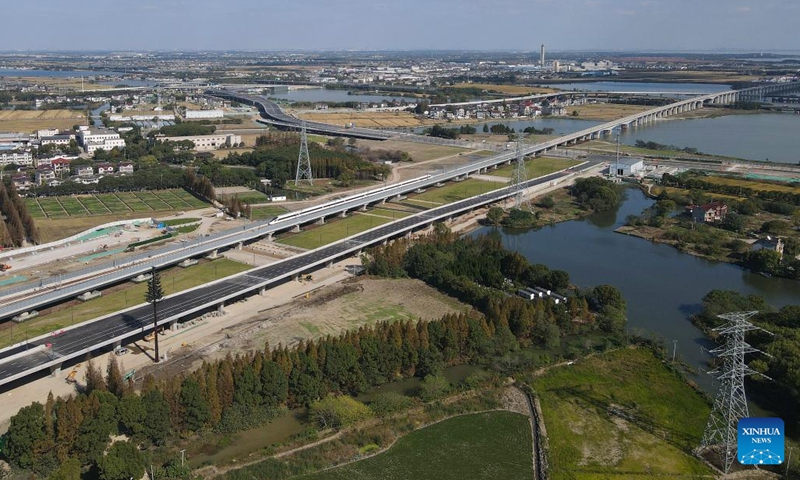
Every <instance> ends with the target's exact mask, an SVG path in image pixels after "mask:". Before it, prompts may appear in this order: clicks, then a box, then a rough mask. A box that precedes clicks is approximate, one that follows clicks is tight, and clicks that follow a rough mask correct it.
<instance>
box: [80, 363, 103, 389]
mask: <svg viewBox="0 0 800 480" xmlns="http://www.w3.org/2000/svg"><path fill="white" fill-rule="evenodd" d="M85 378H86V393H87V394H91V393H92V392H94V391H95V390H97V391H101V392H102V391H105V390H106V389H107V388H106V381H105V380H103V374H102V373H101V372H100V369H99V368H97V367H96V366H95V365H94V362H93V361H92V360H91V359H90V360H89V361H88V362H87V364H86V374H85Z"/></svg>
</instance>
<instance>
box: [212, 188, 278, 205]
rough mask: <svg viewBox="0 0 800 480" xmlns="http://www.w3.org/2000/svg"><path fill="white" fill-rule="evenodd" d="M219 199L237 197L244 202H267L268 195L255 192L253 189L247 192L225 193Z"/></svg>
mask: <svg viewBox="0 0 800 480" xmlns="http://www.w3.org/2000/svg"><path fill="white" fill-rule="evenodd" d="M220 197H221V200H220V201H223V200H227V199H229V198H234V197H236V198H238V199H239V200H241V201H242V202H244V203H251V204H252V203H267V202H269V197H268V196H267V195H266V194H264V193H261V192H257V191H255V190H252V191H249V192H242V193H231V194H227V195H221V196H220Z"/></svg>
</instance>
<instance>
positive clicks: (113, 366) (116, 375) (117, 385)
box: [106, 355, 125, 398]
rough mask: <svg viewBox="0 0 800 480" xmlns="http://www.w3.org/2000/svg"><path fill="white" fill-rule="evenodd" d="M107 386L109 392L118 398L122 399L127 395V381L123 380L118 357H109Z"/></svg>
mask: <svg viewBox="0 0 800 480" xmlns="http://www.w3.org/2000/svg"><path fill="white" fill-rule="evenodd" d="M106 385H107V386H108V391H109V392H111V393H113V394H114V395H116V396H117V398H122V396H123V395H124V394H125V381H124V380H123V379H122V372H120V369H119V364H118V363H117V357H116V355H109V357H108V369H107V370H106Z"/></svg>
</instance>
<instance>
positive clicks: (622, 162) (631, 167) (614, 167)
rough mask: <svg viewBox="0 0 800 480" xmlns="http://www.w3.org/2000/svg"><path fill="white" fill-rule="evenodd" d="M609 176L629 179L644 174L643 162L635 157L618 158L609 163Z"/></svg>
mask: <svg viewBox="0 0 800 480" xmlns="http://www.w3.org/2000/svg"><path fill="white" fill-rule="evenodd" d="M608 168H609V172H608V173H609V174H610V175H615V176H618V177H630V176H631V175H639V174H641V173H643V172H644V160H642V159H641V158H636V157H620V158H616V159H614V160H613V161H612V162H611V165H610V166H609V167H608Z"/></svg>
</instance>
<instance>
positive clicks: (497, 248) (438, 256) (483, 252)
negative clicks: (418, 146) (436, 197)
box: [362, 225, 626, 338]
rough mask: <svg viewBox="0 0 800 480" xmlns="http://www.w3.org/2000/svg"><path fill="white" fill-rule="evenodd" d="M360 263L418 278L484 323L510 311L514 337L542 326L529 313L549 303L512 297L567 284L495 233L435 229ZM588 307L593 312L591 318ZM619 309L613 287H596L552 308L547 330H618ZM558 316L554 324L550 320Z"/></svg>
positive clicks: (383, 248)
mask: <svg viewBox="0 0 800 480" xmlns="http://www.w3.org/2000/svg"><path fill="white" fill-rule="evenodd" d="M362 261H363V264H364V267H365V269H366V272H367V273H369V274H372V275H380V276H388V277H402V276H409V277H413V278H418V279H420V280H423V281H424V282H425V283H427V284H429V285H431V286H433V287H435V288H437V289H439V290H440V291H442V292H445V293H447V294H449V295H452V296H454V297H456V298H458V299H459V300H461V301H463V302H465V303H469V304H471V305H473V306H474V307H476V308H477V309H478V310H480V311H482V312H483V313H485V314H486V315H487V318H489V320H490V321H491V320H492V319H495V318H497V317H498V316H503V315H504V313H503V312H506V313H505V315H508V312H509V309H510V310H512V311H513V312H514V313H513V314H511V315H510V316H508V317H507V321H508V322H509V325H511V331H512V333H513V334H514V335H515V336H516V337H517V338H529V335H530V334H531V328H532V327H536V326H537V325H538V326H539V328H543V327H542V325H543V323H542V322H543V321H544V320H545V319H543V318H542V317H541V316H539V317H537V314H535V310H536V309H537V308H541V305H545V304H549V301H544V302H535V303H530V302H527V301H525V300H523V299H521V298H518V297H516V296H513V294H514V293H515V292H516V291H517V288H518V287H532V286H539V287H543V288H548V289H550V290H553V291H560V292H562V293H566V290H567V289H568V288H569V285H570V283H569V274H568V273H567V272H564V271H563V270H550V269H549V268H548V267H547V266H545V265H541V264H534V265H531V264H530V263H529V262H528V261H527V259H526V258H525V257H523V256H522V255H520V254H519V253H517V252H509V251H507V250H505V249H504V248H503V246H502V242H501V239H500V237H499V234H497V233H493V234H490V235H487V236H481V237H478V238H476V239H473V238H471V237H464V238H458V237H457V236H456V235H455V234H453V233H451V232H450V231H449V230H447V229H446V228H445V227H442V226H440V225H439V226H437V229H436V231H435V232H434V233H433V234H431V235H430V236H428V237H426V238H424V239H422V240H420V241H418V242H417V243H414V244H413V245H412V244H411V243H410V242H409V241H408V240H397V241H395V242H393V243H391V244H387V245H383V246H378V247H374V248H372V249H370V250H369V252H368V254H367V255H366V256H364V258H363V259H362ZM598 289H599V290H598ZM598 291H599V292H604V293H601V294H599V295H600V297H602V299H601V300H598ZM509 294H511V295H512V296H509ZM590 307H591V310H592V311H593V312H594V313H596V314H598V315H597V318H594V314H593V313H591V312H590ZM625 309H626V304H625V301H624V300H623V299H622V295H621V294H620V293H619V292H618V291H617V290H616V289H615V288H614V287H610V286H608V285H605V286H600V287H597V288H596V289H595V290H593V291H591V292H578V294H577V295H572V296H570V297H569V298H568V301H567V308H566V309H560V310H559V309H558V308H554V309H553V310H552V313H553V317H550V318H548V322H547V323H548V327H547V328H550V329H552V328H554V327H557V328H555V329H556V333H557V334H559V333H564V334H575V333H582V332H584V331H586V330H587V329H589V330H592V329H595V328H601V329H603V330H605V331H608V332H619V331H621V329H622V328H623V327H624V324H625ZM559 315H560V316H561V317H559V320H558V321H557V320H556V318H555V317H557V316H559ZM575 319H577V321H574V322H573V321H572V320H575ZM550 325H552V326H550ZM559 329H560V331H559Z"/></svg>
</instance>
